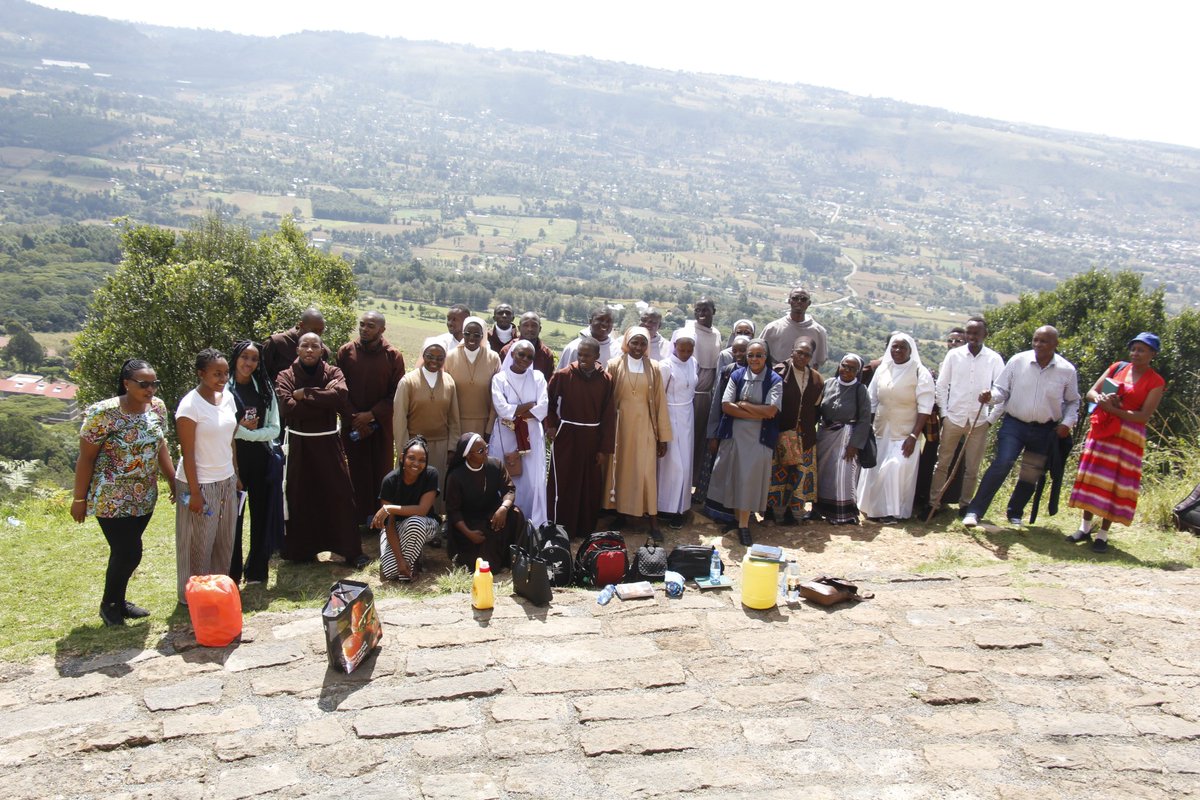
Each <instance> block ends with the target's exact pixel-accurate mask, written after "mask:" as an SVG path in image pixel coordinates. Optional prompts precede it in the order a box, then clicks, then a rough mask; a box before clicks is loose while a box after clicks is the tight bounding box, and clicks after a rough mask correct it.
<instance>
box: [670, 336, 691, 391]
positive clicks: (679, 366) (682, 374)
mask: <svg viewBox="0 0 1200 800" xmlns="http://www.w3.org/2000/svg"><path fill="white" fill-rule="evenodd" d="M680 339H687V340H689V341H691V342H692V343H693V344H695V342H696V332H695V331H694V330H692V329H691V328H680V329H679V330H677V331H675V332H674V333H672V334H671V345H672V347H671V355H670V357H669V358H668V359H667V363H668V364H669V365H670V367H671V377H673V378H674V379H675V380H681V381H686V383H687V385H688V386H694V385H695V384H696V381H697V377H696V376H697V374H698V371H697V369H696V359H695V357H694V356H693V357H692V358H689V359H688V360H687V361H681V360H680V359H679V356H677V355H675V347H674V344H675V342H678V341H679V340H680Z"/></svg>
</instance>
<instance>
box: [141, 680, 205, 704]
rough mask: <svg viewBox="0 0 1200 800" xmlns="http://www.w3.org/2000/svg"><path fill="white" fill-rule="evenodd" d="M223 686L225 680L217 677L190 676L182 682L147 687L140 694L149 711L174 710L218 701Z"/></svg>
mask: <svg viewBox="0 0 1200 800" xmlns="http://www.w3.org/2000/svg"><path fill="white" fill-rule="evenodd" d="M224 688H225V682H224V681H223V680H221V678H218V677H212V678H192V679H191V680H186V681H183V682H182V683H172V684H169V685H166V686H155V687H153V688H150V689H147V690H146V691H145V692H144V693H143V694H142V701H143V702H144V703H145V704H146V708H148V709H150V710H151V711H175V710H177V709H180V708H190V707H192V706H203V705H209V704H211V703H219V702H221V692H222V690H223V689H224Z"/></svg>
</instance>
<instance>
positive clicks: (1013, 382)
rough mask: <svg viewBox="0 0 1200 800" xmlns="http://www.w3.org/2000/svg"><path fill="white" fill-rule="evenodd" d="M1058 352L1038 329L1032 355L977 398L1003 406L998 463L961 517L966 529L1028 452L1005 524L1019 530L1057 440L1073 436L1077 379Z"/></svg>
mask: <svg viewBox="0 0 1200 800" xmlns="http://www.w3.org/2000/svg"><path fill="white" fill-rule="evenodd" d="M1057 348H1058V331H1057V330H1056V329H1055V328H1054V327H1052V326H1050V325H1043V326H1042V327H1040V328H1038V329H1037V330H1036V331H1034V332H1033V349H1032V350H1026V351H1025V352H1023V353H1017V354H1016V355H1015V356H1013V357H1012V358H1011V359H1009V362H1008V364H1006V365H1005V367H1004V370H1003V371H1002V372H1001V373H1000V377H998V378H997V379H996V382H995V384H993V386H992V391H991V392H984V393H983V394H982V395H980V400H981V401H984V402H987V403H990V404H992V405H997V404H999V405H1001V406H1003V409H1004V421H1003V422H1002V423H1001V424H1000V432H999V434H998V436H997V437H996V458H995V460H994V461H992V464H991V466H989V467H988V469H987V472H985V473H984V475H983V478H982V479H981V480H980V482H979V491H977V492H976V493H975V498H974V499H973V500H971V502H970V504H969V505H968V506H967V513H966V516H964V517H963V525H966V526H967V527H968V528H973V527H975V526H976V525H978V524H979V519H980V517H982V516H983V515H984V514H986V513H987V510H988V506H989V505H991V503H992V498H994V497H995V496H996V492H998V491H1000V487H1001V485H1003V483H1004V480H1005V478H1007V477H1008V473H1009V472H1010V471H1011V470H1012V467H1013V464H1015V463H1016V461H1017V459H1018V458H1020V456H1021V452H1022V451H1026V452H1027V455H1026V458H1025V460H1024V463H1023V464H1022V469H1021V476H1020V480H1019V481H1018V482H1017V486H1016V488H1015V489H1014V490H1013V495H1012V498H1011V499H1010V500H1009V501H1008V521H1009V524H1011V525H1015V526H1017V527H1020V525H1021V519H1022V517H1023V516H1024V512H1025V506H1026V504H1028V503H1029V498H1030V497H1032V496H1033V490H1034V486H1035V485H1036V484H1037V479H1038V478H1039V477H1040V475H1041V472H1042V471H1044V470H1045V466H1046V457H1047V455H1049V453H1050V448H1051V446H1052V445H1053V444H1054V440H1055V438H1056V437H1058V438H1062V437H1066V436H1070V435H1071V428H1072V427H1073V426H1074V425H1075V421H1076V419H1078V417H1079V377H1078V375H1077V374H1076V372H1075V367H1074V365H1072V364H1071V362H1069V361H1067V360H1066V359H1065V358H1063V357H1062V356H1060V355H1058V354H1057V353H1056V352H1055V350H1057ZM985 395H986V397H985ZM1026 473H1028V474H1026Z"/></svg>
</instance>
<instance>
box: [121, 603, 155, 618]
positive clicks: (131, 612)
mask: <svg viewBox="0 0 1200 800" xmlns="http://www.w3.org/2000/svg"><path fill="white" fill-rule="evenodd" d="M148 616H150V612H149V611H147V610H146V609H144V608H142V607H141V606H135V605H134V604H133V603H131V602H129V601H128V600H126V601H125V619H141V618H142V617H148Z"/></svg>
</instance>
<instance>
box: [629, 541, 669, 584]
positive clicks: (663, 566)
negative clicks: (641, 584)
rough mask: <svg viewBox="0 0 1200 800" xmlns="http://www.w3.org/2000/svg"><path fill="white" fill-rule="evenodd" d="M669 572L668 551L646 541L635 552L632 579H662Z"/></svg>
mask: <svg viewBox="0 0 1200 800" xmlns="http://www.w3.org/2000/svg"><path fill="white" fill-rule="evenodd" d="M666 574H667V551H666V550H664V549H663V548H662V547H660V546H659V545H657V544H655V543H654V542H646V543H645V544H644V545H642V546H641V547H639V548H638V549H637V552H636V553H634V554H633V570H632V574H631V576H630V580H631V581H661V580H663V578H664V577H665V576H666Z"/></svg>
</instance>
